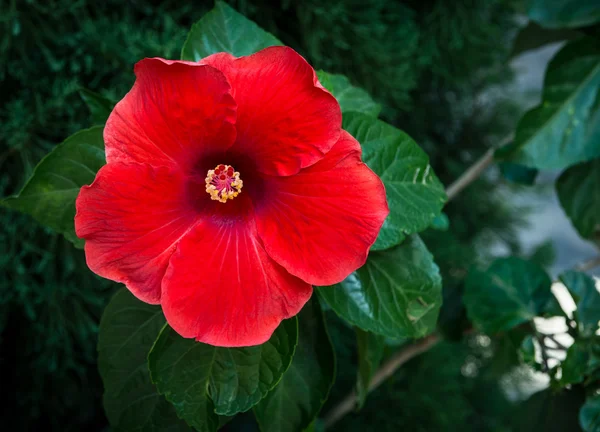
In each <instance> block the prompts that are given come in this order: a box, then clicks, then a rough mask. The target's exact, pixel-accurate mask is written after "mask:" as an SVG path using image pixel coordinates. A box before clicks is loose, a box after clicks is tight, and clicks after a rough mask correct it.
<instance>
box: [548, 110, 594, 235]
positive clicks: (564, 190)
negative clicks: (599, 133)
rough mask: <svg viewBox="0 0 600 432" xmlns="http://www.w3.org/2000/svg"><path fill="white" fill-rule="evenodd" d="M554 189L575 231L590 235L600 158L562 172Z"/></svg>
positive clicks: (592, 233)
mask: <svg viewBox="0 0 600 432" xmlns="http://www.w3.org/2000/svg"><path fill="white" fill-rule="evenodd" d="M599 121H600V119H599ZM556 192H557V194H558V199H559V200H560V204H561V206H562V207H563V209H564V210H565V213H566V214H567V216H568V217H569V219H571V222H572V223H573V225H574V226H575V228H576V229H577V232H579V234H580V235H581V236H582V237H584V238H593V237H594V234H595V232H596V230H600V159H595V160H593V161H591V162H586V163H583V164H579V165H575V166H573V167H571V168H569V169H568V170H566V171H565V172H563V173H562V174H561V176H560V177H559V178H558V180H557V181H556Z"/></svg>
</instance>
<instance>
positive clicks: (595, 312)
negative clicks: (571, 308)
mask: <svg viewBox="0 0 600 432" xmlns="http://www.w3.org/2000/svg"><path fill="white" fill-rule="evenodd" d="M559 279H560V281H561V282H562V283H563V284H564V285H565V286H566V287H567V289H568V290H569V293H570V294H571V296H572V297H573V300H574V301H575V303H576V304H577V312H576V318H577V323H578V328H579V333H580V334H582V335H583V336H584V337H588V336H592V335H594V334H596V331H597V330H598V322H600V293H598V290H597V289H596V282H595V281H594V279H592V278H591V277H589V276H588V275H586V274H585V273H580V272H576V271H568V272H565V273H563V274H561V275H560V276H559Z"/></svg>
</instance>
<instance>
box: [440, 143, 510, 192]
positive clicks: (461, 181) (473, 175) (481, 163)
mask: <svg viewBox="0 0 600 432" xmlns="http://www.w3.org/2000/svg"><path fill="white" fill-rule="evenodd" d="M512 140H513V135H512V134H511V135H509V136H507V137H505V138H503V139H502V140H501V141H500V143H498V147H497V148H500V147H503V146H505V145H506V144H508V143H509V142H511V141H512ZM495 151H496V148H491V149H489V150H488V151H486V152H485V153H484V155H483V156H481V158H479V159H478V160H477V161H476V162H475V163H474V164H473V165H471V166H470V167H469V168H468V169H467V170H466V171H465V172H464V173H463V174H462V175H461V176H460V177H459V178H458V179H456V181H454V182H453V183H452V184H451V185H450V186H448V188H447V189H446V195H448V201H450V200H452V199H454V198H456V196H457V195H458V194H459V193H460V192H461V191H462V190H463V189H464V188H466V187H467V186H469V185H470V184H471V183H473V182H474V181H475V180H477V179H478V178H479V176H480V175H481V174H482V173H483V172H484V171H485V170H486V169H487V168H488V167H489V166H490V165H491V164H492V162H493V161H494V152H495Z"/></svg>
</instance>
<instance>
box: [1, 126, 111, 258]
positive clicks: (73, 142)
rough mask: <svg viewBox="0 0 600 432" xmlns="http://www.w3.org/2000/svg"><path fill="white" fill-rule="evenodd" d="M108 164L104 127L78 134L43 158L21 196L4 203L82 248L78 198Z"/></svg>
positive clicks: (96, 127) (6, 200)
mask: <svg viewBox="0 0 600 432" xmlns="http://www.w3.org/2000/svg"><path fill="white" fill-rule="evenodd" d="M105 163H106V162H105V158H104V141H103V140H102V127H101V126H95V127H92V128H90V129H85V130H82V131H79V132H77V133H76V134H74V135H71V136H70V137H69V138H67V139H66V140H65V141H64V142H63V143H62V144H59V145H58V146H56V148H54V150H52V151H51V152H50V153H49V154H48V155H46V157H45V158H44V159H42V161H41V162H40V163H39V164H38V165H37V166H36V167H35V170H34V172H33V175H32V177H31V178H30V179H29V180H28V181H27V183H26V184H25V186H24V187H23V189H22V190H21V192H19V194H18V195H16V196H12V197H9V198H6V199H4V200H3V201H2V202H1V203H2V205H3V206H5V207H8V208H11V209H14V210H18V211H20V212H22V213H26V214H29V215H31V216H33V218H34V219H35V220H37V221H38V222H40V223H41V224H43V225H46V226H48V227H50V228H52V229H54V230H55V231H58V232H59V233H61V234H63V235H64V236H65V237H66V238H67V240H69V241H71V242H73V243H74V244H75V246H77V247H83V243H84V242H83V240H81V239H79V238H78V237H77V236H76V235H75V224H74V221H73V219H74V217H75V199H76V198H77V195H78V194H79V189H81V187H82V186H84V185H86V184H90V183H92V182H93V181H94V177H95V176H96V172H97V171H98V170H99V169H100V168H101V167H102V165H104V164H105Z"/></svg>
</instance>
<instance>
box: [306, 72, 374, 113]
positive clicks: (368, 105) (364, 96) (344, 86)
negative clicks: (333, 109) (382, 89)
mask: <svg viewBox="0 0 600 432" xmlns="http://www.w3.org/2000/svg"><path fill="white" fill-rule="evenodd" d="M317 76H318V77H319V81H320V82H321V84H322V85H323V87H325V88H326V89H327V90H329V91H330V92H331V94H332V95H334V96H335V98H336V99H337V100H338V102H339V103H340V107H341V108H342V112H343V113H348V112H359V113H363V114H366V115H368V116H371V117H377V116H378V115H379V113H380V112H381V105H379V104H378V103H376V102H375V101H374V100H373V98H372V97H371V96H370V95H369V93H367V92H366V91H365V90H363V89H361V88H360V87H354V86H353V85H352V84H350V81H349V80H348V78H347V77H345V76H344V75H338V74H330V73H327V72H325V71H318V72H317Z"/></svg>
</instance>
